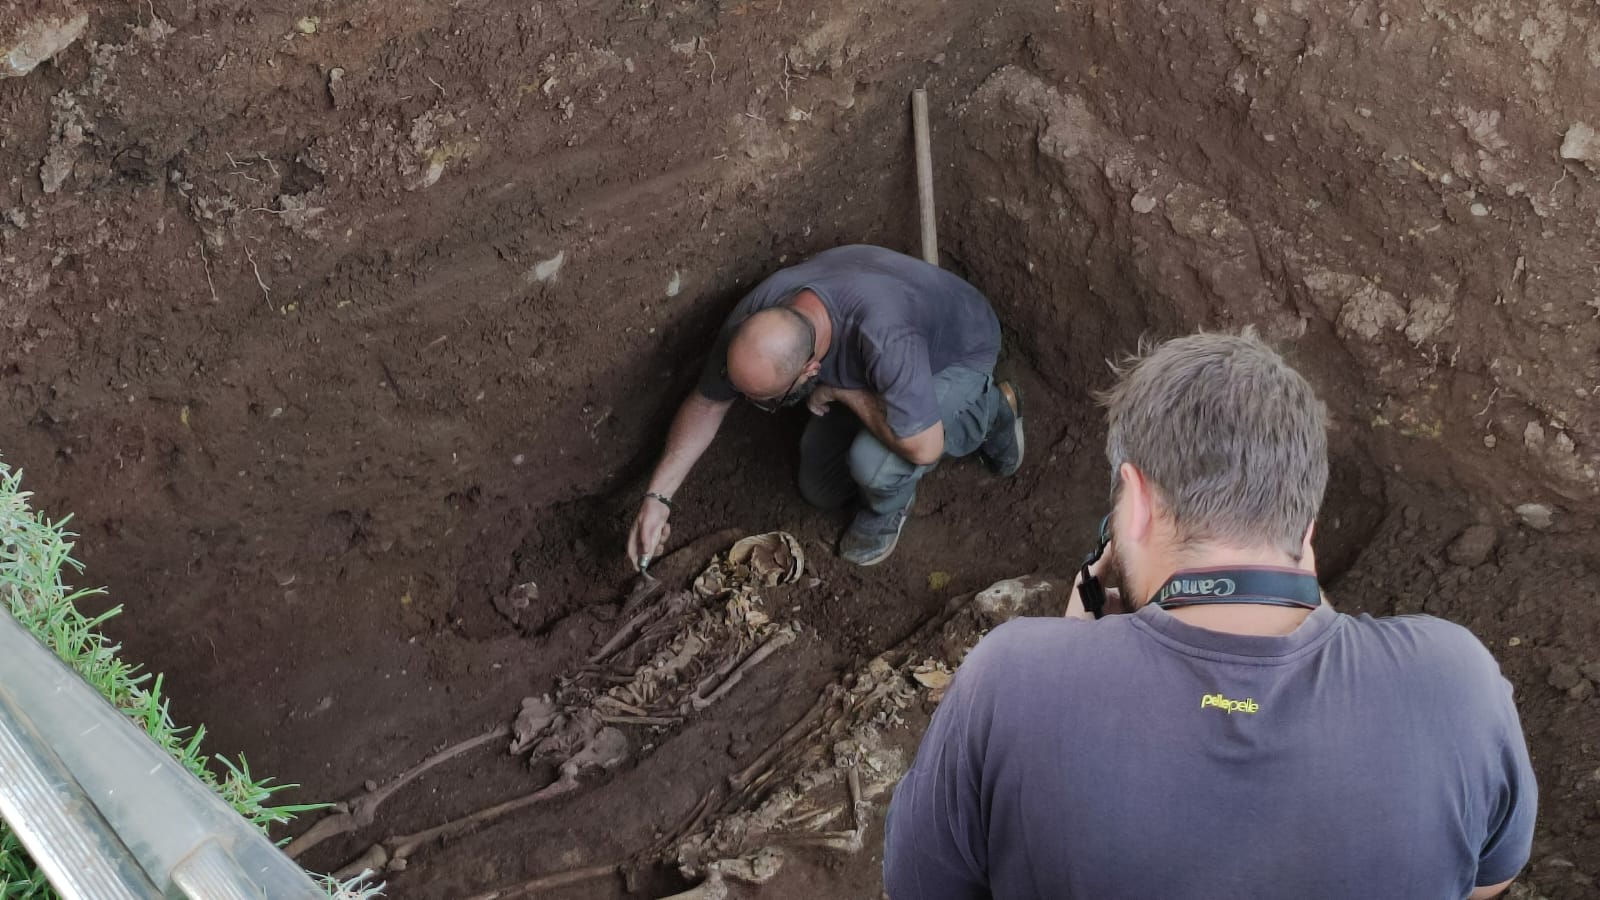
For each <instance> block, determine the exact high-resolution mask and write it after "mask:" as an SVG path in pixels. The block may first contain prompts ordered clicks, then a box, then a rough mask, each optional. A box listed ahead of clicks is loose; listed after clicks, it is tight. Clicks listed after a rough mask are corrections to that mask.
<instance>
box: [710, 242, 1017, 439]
mask: <svg viewBox="0 0 1600 900" xmlns="http://www.w3.org/2000/svg"><path fill="white" fill-rule="evenodd" d="M801 289H810V290H811V291H812V292H814V293H815V294H816V295H817V297H818V298H819V299H820V300H821V301H822V305H823V306H824V307H825V308H826V309H827V310H828V317H829V318H830V319H831V320H832V322H833V341H832V344H831V345H830V346H829V348H828V352H827V355H826V356H824V357H823V359H822V371H821V372H820V373H819V374H818V376H817V378H818V381H819V382H820V383H822V384H825V385H830V386H832V387H838V388H847V389H852V390H870V391H872V392H873V393H875V394H878V395H879V396H881V397H882V398H883V400H884V406H885V407H886V411H887V418H888V421H889V427H890V428H891V429H893V430H894V433H895V434H896V435H899V436H900V437H910V436H912V435H915V434H918V433H920V432H922V431H924V430H926V429H927V428H929V427H931V426H932V425H933V424H934V423H936V422H938V421H939V405H938V402H937V400H936V398H935V396H934V385H933V376H934V375H935V374H936V373H938V372H942V371H944V370H945V369H946V368H947V367H950V366H966V367H968V368H974V369H980V370H982V371H985V372H988V371H991V370H993V368H994V364H995V359H996V358H997V357H998V356H999V354H1000V321H999V319H997V318H996V317H995V314H994V310H993V309H992V308H991V307H990V306H989V301H988V300H986V299H984V296H983V294H981V293H979V292H978V289H977V288H975V287H973V286H972V285H970V284H967V283H966V282H965V281H962V280H961V278H959V277H958V276H956V275H954V274H952V273H950V272H946V271H945V270H943V269H941V268H939V267H938V266H933V265H929V264H928V263H925V262H923V261H922V260H920V259H913V258H912V257H909V256H906V255H905V254H903V253H896V252H894V251H893V250H886V249H884V248H882V247H869V246H866V245H862V244H857V245H852V246H847V247H836V248H834V249H832V250H827V251H824V252H822V253H819V254H817V255H816V256H813V257H812V258H811V259H808V260H806V261H805V262H803V263H801V264H799V265H797V266H791V267H790V268H787V269H782V270H780V271H778V272H777V273H775V274H773V275H772V276H771V277H770V278H768V279H767V280H765V281H763V282H761V283H760V284H759V285H757V286H756V288H755V290H753V291H751V292H750V293H749V294H747V295H746V296H745V298H744V299H743V300H740V301H739V303H738V305H737V306H735V307H734V308H733V313H732V314H731V315H729V316H728V321H727V323H726V324H725V325H723V327H722V332H721V334H720V335H718V337H717V345H716V347H715V348H714V349H713V350H712V352H711V356H710V358H709V359H708V360H707V361H706V368H705V372H704V373H703V374H702V375H701V377H700V386H699V390H700V394H701V395H702V396H704V397H706V398H708V399H711V400H718V401H728V400H732V399H734V398H735V397H737V396H739V393H738V391H737V390H735V389H734V387H733V384H732V382H730V381H729V380H728V375H727V366H728V343H729V341H731V340H732V338H733V333H734V331H736V330H737V329H738V327H739V325H740V324H741V323H743V322H744V320H745V319H748V318H749V317H750V316H751V315H752V314H753V313H756V312H759V311H761V310H763V309H768V308H770V307H773V306H777V305H778V304H780V303H783V302H784V301H786V300H788V299H789V298H791V297H792V296H794V294H795V293H797V292H798V291H800V290H801Z"/></svg>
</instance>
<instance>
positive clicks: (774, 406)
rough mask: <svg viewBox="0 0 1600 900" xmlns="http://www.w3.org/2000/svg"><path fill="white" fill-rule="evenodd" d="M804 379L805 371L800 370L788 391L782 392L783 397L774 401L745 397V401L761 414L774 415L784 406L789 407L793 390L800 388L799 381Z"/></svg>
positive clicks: (790, 383)
mask: <svg viewBox="0 0 1600 900" xmlns="http://www.w3.org/2000/svg"><path fill="white" fill-rule="evenodd" d="M805 377H806V370H805V369H801V370H800V374H799V375H796V376H795V377H794V381H791V382H789V389H788V390H786V391H784V392H783V396H782V397H779V398H778V399H776V400H756V399H754V398H749V397H747V398H745V399H747V400H749V401H750V405H751V406H754V407H755V408H756V409H759V410H761V411H762V412H766V413H775V412H777V411H778V410H780V409H782V408H784V407H785V406H789V405H790V400H789V398H791V397H793V396H794V390H795V388H797V387H799V386H800V381H801V379H803V378H805Z"/></svg>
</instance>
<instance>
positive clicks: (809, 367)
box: [800, 359, 822, 378]
mask: <svg viewBox="0 0 1600 900" xmlns="http://www.w3.org/2000/svg"><path fill="white" fill-rule="evenodd" d="M800 371H801V373H802V374H803V375H805V377H807V378H815V377H817V373H818V372H821V371H822V363H820V362H817V361H816V360H814V359H813V360H811V361H810V362H808V363H806V367H805V368H804V369H801V370H800Z"/></svg>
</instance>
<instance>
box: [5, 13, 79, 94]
mask: <svg viewBox="0 0 1600 900" xmlns="http://www.w3.org/2000/svg"><path fill="white" fill-rule="evenodd" d="M46 6H47V10H45V11H41V13H39V14H37V15H36V16H35V17H30V18H28V19H21V18H20V16H18V14H17V13H16V12H15V11H11V12H0V78H20V77H21V76H23V75H26V74H28V73H29V72H32V71H33V70H34V69H35V68H37V67H38V65H39V64H40V63H42V62H44V61H45V60H47V59H49V58H51V57H52V56H55V55H56V54H57V53H60V52H61V51H62V50H65V49H67V47H69V46H71V45H72V42H73V41H76V40H77V39H78V38H79V37H80V36H82V34H83V30H84V28H86V27H88V25H89V15H88V14H87V13H84V12H81V11H79V10H76V9H73V8H72V7H70V6H66V5H65V4H47V5H46Z"/></svg>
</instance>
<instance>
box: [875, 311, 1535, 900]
mask: <svg viewBox="0 0 1600 900" xmlns="http://www.w3.org/2000/svg"><path fill="white" fill-rule="evenodd" d="M1105 401H1106V404H1107V407H1108V418H1109V434H1108V436H1107V439H1106V453H1107V455H1108V456H1109V457H1110V461H1111V473H1112V498H1113V512H1112V515H1111V518H1110V544H1109V547H1108V548H1107V552H1106V553H1105V555H1104V556H1102V558H1101V562H1100V563H1099V564H1098V565H1097V566H1096V567H1095V568H1094V569H1093V570H1092V571H1091V575H1093V576H1095V577H1094V578H1093V579H1092V580H1091V582H1090V584H1089V585H1088V586H1087V587H1085V586H1084V585H1083V584H1082V583H1081V582H1080V585H1079V586H1078V587H1077V588H1075V589H1074V596H1073V607H1072V608H1070V609H1069V617H1068V618H1065V619H1019V620H1016V621H1013V622H1010V623H1008V624H1006V625H1004V626H1002V627H1000V628H998V629H996V630H995V631H994V632H993V633H991V634H989V635H988V636H987V637H985V638H984V639H983V640H982V641H981V642H980V643H979V644H978V646H977V647H976V648H975V649H974V650H973V651H972V652H971V654H969V655H968V657H967V658H966V660H965V661H964V662H963V663H962V664H961V666H960V669H959V670H958V672H957V673H956V676H955V679H954V681H953V682H952V684H951V686H950V689H949V691H948V693H947V694H946V695H945V698H944V700H943V701H942V702H941V703H940V705H939V708H938V711H937V713H936V714H935V715H934V717H933V723H932V726H931V727H930V728H929V730H928V733H927V735H926V736H925V737H924V739H923V742H922V746H921V748H920V749H919V750H918V752H917V757H916V760H915V762H914V764H913V765H912V767H911V770H910V772H909V773H908V774H907V775H906V777H905V779H904V780H903V781H902V782H901V783H900V785H899V787H898V788H897V789H896V791H895V795H894V799H893V802H892V804H891V807H890V812H889V822H888V826H887V834H886V837H885V841H886V847H885V856H884V880H885V883H886V885H887V887H888V890H889V896H890V897H891V898H893V900H931V898H940V900H944V898H951V900H953V898H988V897H1003V898H1007V900H1027V898H1093V900H1114V898H1129V900H1135V898H1137V900H1147V898H1156V897H1159V898H1163V900H1174V898H1218V900H1221V898H1236V897H1274V898H1276V897H1284V898H1288V897H1293V898H1297V900H1300V898H1350V900H1357V898H1363V900H1364V898H1373V897H1397V898H1398V897H1417V898H1422V897H1429V898H1465V897H1471V898H1488V897H1494V896H1496V895H1498V894H1500V893H1501V892H1502V891H1504V890H1505V889H1506V887H1507V886H1508V885H1509V884H1510V883H1511V880H1512V878H1513V877H1514V876H1515V875H1516V874H1517V872H1518V871H1519V870H1520V869H1521V868H1522V866H1523V865H1524V864H1525V863H1526V861H1527V859H1528V854H1529V852H1530V847H1531V844H1532V839H1533V825H1534V811H1535V805H1536V794H1537V791H1536V789H1535V785H1534V778H1533V772H1532V770H1531V769H1530V767H1529V764H1528V751H1527V747H1526V744H1525V743H1524V740H1523V736H1522V729H1521V725H1520V723H1519V722H1518V718H1517V710H1516V707H1515V706H1514V705H1513V703H1512V696H1511V686H1510V684H1508V683H1507V682H1506V680H1505V679H1504V678H1503V677H1501V675H1500V671H1499V668H1498V666H1497V665H1496V664H1495V661H1494V659H1493V658H1492V657H1491V656H1490V655H1489V653H1488V651H1487V650H1485V649H1484V647H1483V645H1482V644H1481V643H1479V642H1478V640H1477V639H1476V638H1474V637H1473V636H1472V635H1471V634H1470V633H1469V632H1468V631H1467V630H1466V629H1464V628H1461V627H1459V626H1456V625H1453V624H1451V623H1449V622H1445V621H1442V620H1440V619H1436V618H1433V617H1430V616H1399V617H1393V618H1380V619H1374V618H1372V617H1370V616H1366V615H1362V616H1350V615H1344V614H1342V613H1338V612H1335V611H1334V609H1333V607H1331V606H1330V605H1329V604H1328V602H1327V600H1326V599H1325V598H1324V596H1323V594H1322V592H1321V590H1320V589H1319V587H1318V583H1317V576H1316V565H1315V561H1314V559H1313V556H1312V552H1311V530H1312V523H1313V520H1314V519H1315V517H1316V514H1317V509H1318V507H1319V506H1320V505H1321V503H1322V496H1323V490H1324V487H1325V486H1326V484H1327V475H1328V463H1327V447H1326V438H1325V434H1324V428H1325V423H1324V415H1325V413H1324V411H1323V407H1322V404H1321V403H1320V402H1319V401H1318V400H1317V398H1316V397H1315V396H1314V394H1313V393H1312V390H1311V387H1310V385H1309V384H1307V382H1306V381H1305V379H1304V378H1302V377H1301V376H1300V375H1299V374H1298V373H1297V372H1295V371H1294V370H1293V369H1291V368H1290V367H1289V366H1288V365H1287V364H1285V363H1284V361H1283V360H1282V359H1281V358H1279V356H1278V355H1277V354H1276V353H1274V352H1273V351H1272V350H1271V349H1269V348H1268V347H1266V346H1265V345H1263V344H1262V343H1260V342H1259V341H1258V340H1256V339H1255V338H1254V337H1253V336H1251V335H1250V334H1248V333H1247V334H1246V335H1244V336H1228V335H1221V334H1202V335H1197V336H1193V337H1186V338H1182V339H1179V340H1175V341H1171V342H1169V343H1167V344H1164V345H1161V346H1160V347H1158V348H1156V349H1155V350H1154V351H1153V352H1150V353H1149V354H1148V355H1146V356H1145V357H1144V358H1142V359H1140V360H1137V361H1136V362H1134V363H1133V364H1132V365H1131V366H1130V367H1129V368H1127V369H1125V370H1124V371H1123V372H1122V375H1121V378H1120V381H1119V382H1118V383H1117V385H1116V386H1115V387H1114V388H1112V390H1111V391H1110V392H1109V393H1108V395H1107V396H1106V398H1105ZM1113 571H1115V572H1116V573H1117V577H1116V579H1115V580H1116V581H1117V582H1118V583H1120V585H1121V588H1120V603H1119V604H1117V605H1120V606H1126V607H1129V608H1131V610H1132V611H1131V613H1130V614H1126V615H1111V616H1107V617H1105V618H1102V619H1098V620H1095V619H1093V617H1092V616H1087V615H1086V614H1085V613H1083V611H1082V610H1083V606H1082V603H1081V599H1082V595H1083V593H1084V592H1086V591H1087V592H1090V593H1092V592H1093V590H1094V588H1095V585H1096V584H1097V583H1098V576H1099V575H1100V574H1101V573H1102V572H1103V573H1104V574H1105V575H1107V577H1108V578H1109V577H1110V576H1111V574H1112V572H1113ZM1091 605H1092V604H1091Z"/></svg>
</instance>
